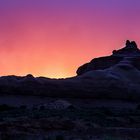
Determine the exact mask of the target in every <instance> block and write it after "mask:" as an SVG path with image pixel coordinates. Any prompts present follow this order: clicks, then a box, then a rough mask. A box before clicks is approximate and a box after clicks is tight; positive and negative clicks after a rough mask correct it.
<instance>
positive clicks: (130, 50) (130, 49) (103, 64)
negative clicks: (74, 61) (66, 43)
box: [77, 40, 140, 75]
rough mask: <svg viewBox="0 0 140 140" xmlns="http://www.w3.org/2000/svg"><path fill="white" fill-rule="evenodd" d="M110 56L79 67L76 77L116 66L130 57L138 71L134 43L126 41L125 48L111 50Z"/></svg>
mask: <svg viewBox="0 0 140 140" xmlns="http://www.w3.org/2000/svg"><path fill="white" fill-rule="evenodd" d="M112 53H113V54H112V55H111V56H106V57H100V58H95V59H93V60H92V61H91V62H89V63H86V64H84V65H82V66H80V67H79V68H78V70H77V75H81V74H83V73H85V72H88V71H91V70H103V69H106V68H109V67H111V66H114V65H116V64H117V63H119V62H120V61H122V60H123V59H124V58H125V57H131V59H132V63H133V64H134V66H136V67H138V69H140V64H138V63H137V61H136V60H139V59H140V50H139V49H138V47H137V44H136V43H135V41H132V42H130V41H129V40H127V41H126V46H125V47H124V48H122V49H119V50H113V52H112Z"/></svg>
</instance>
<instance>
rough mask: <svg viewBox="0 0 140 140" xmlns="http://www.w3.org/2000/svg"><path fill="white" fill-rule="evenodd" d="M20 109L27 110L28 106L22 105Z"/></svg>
mask: <svg viewBox="0 0 140 140" xmlns="http://www.w3.org/2000/svg"><path fill="white" fill-rule="evenodd" d="M19 108H20V109H27V106H26V105H21V106H20V107H19Z"/></svg>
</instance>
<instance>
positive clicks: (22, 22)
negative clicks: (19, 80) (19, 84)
mask: <svg viewBox="0 0 140 140" xmlns="http://www.w3.org/2000/svg"><path fill="white" fill-rule="evenodd" d="M7 1H8V0H7ZM14 1H16V2H17V3H18V4H19V3H20V2H19V1H17V0H14ZM21 1H22V0H21ZM25 1H26V0H25ZM25 1H22V2H23V3H24V2H25ZM29 1H30V2H31V1H32V0H29ZM34 1H35V2H36V3H37V1H36V0H34ZM42 1H43V2H44V3H45V2H46V3H47V4H46V5H43V4H42V5H41V4H40V3H41V2H40V3H39V4H40V5H39V4H38V3H37V4H36V3H35V4H36V5H29V4H28V2H27V1H26V2H27V3H25V4H24V5H22V4H21V5H20V6H16V4H15V5H14V3H13V7H12V6H10V5H8V3H7V4H5V5H6V6H5V8H3V7H1V8H0V21H1V22H0V67H1V68H0V76H2V75H27V74H29V73H30V74H33V75H34V76H45V77H50V78H66V77H72V76H75V75H76V70H77V68H78V67H79V66H80V65H82V64H84V63H87V62H89V61H90V60H91V59H93V58H95V57H100V56H105V55H110V54H111V53H112V50H114V49H119V48H121V47H123V45H124V43H125V40H127V39H130V40H135V41H136V42H137V43H138V45H139V44H140V38H139V36H140V28H139V25H140V17H139V14H138V13H139V12H140V7H137V5H138V4H135V3H133V4H135V5H134V7H135V9H133V10H132V8H131V7H132V4H131V3H130V6H129V5H126V3H125V2H122V1H123V0H118V1H119V2H118V5H117V4H115V5H113V4H112V3H111V4H112V5H110V6H109V5H107V4H102V3H101V2H99V1H97V0H95V1H96V3H94V2H95V1H94V2H93V1H91V0H87V1H86V2H85V0H81V3H80V4H79V3H78V4H77V5H76V6H75V3H76V2H78V1H74V0H71V2H73V3H72V4H71V5H70V4H66V2H64V0H60V1H63V3H65V5H64V6H63V4H62V5H60V3H58V5H57V4H56V3H53V2H52V3H51V1H55V0H51V1H50V3H51V4H50V5H49V1H44V0H42ZM110 1H111V0H110ZM133 1H136V0H133ZM16 2H15V3H16ZM43 2H42V3H43ZM56 2H57V1H56ZM3 3H4V2H3ZM85 3H86V5H85ZM0 4H1V2H0ZM128 4H129V2H128ZM1 5H2V4H1ZM7 5H8V6H9V7H8V6H7ZM120 5H121V6H120ZM130 8H131V10H130ZM130 11H131V12H130Z"/></svg>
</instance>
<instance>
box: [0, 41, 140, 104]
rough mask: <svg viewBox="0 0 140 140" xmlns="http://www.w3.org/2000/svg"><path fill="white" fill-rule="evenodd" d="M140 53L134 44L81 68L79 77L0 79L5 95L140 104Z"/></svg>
mask: <svg viewBox="0 0 140 140" xmlns="http://www.w3.org/2000/svg"><path fill="white" fill-rule="evenodd" d="M139 62H140V50H139V49H138V47H137V45H136V43H135V42H134V41H132V42H130V41H127V42H126V45H125V47H124V48H122V49H120V50H114V51H113V53H112V55H111V56H106V57H100V58H95V59H93V60H92V61H91V62H89V63H86V64H84V65H82V66H80V67H79V68H78V70H77V76H75V77H72V78H66V79H49V78H45V77H33V76H32V75H30V74H29V75H27V76H24V77H19V76H2V77H0V94H1V95H12V94H14V95H35V96H48V97H64V98H66V97H70V98H95V99H119V100H133V101H139V100H140V63H139Z"/></svg>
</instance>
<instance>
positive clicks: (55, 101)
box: [0, 41, 140, 140]
mask: <svg viewBox="0 0 140 140" xmlns="http://www.w3.org/2000/svg"><path fill="white" fill-rule="evenodd" d="M139 62H140V50H139V48H138V47H137V44H136V43H135V42H134V41H131V42H130V41H127V42H126V45H125V47H124V48H122V49H120V50H114V51H113V53H112V55H110V56H105V57H100V58H95V59H93V60H91V61H90V62H88V63H86V64H84V65H82V66H80V67H79V68H78V69H77V76H75V77H71V78H66V79H49V78H45V77H34V76H32V75H30V74H29V75H27V76H2V77H0V139H2V140H139V139H140V63H139Z"/></svg>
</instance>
